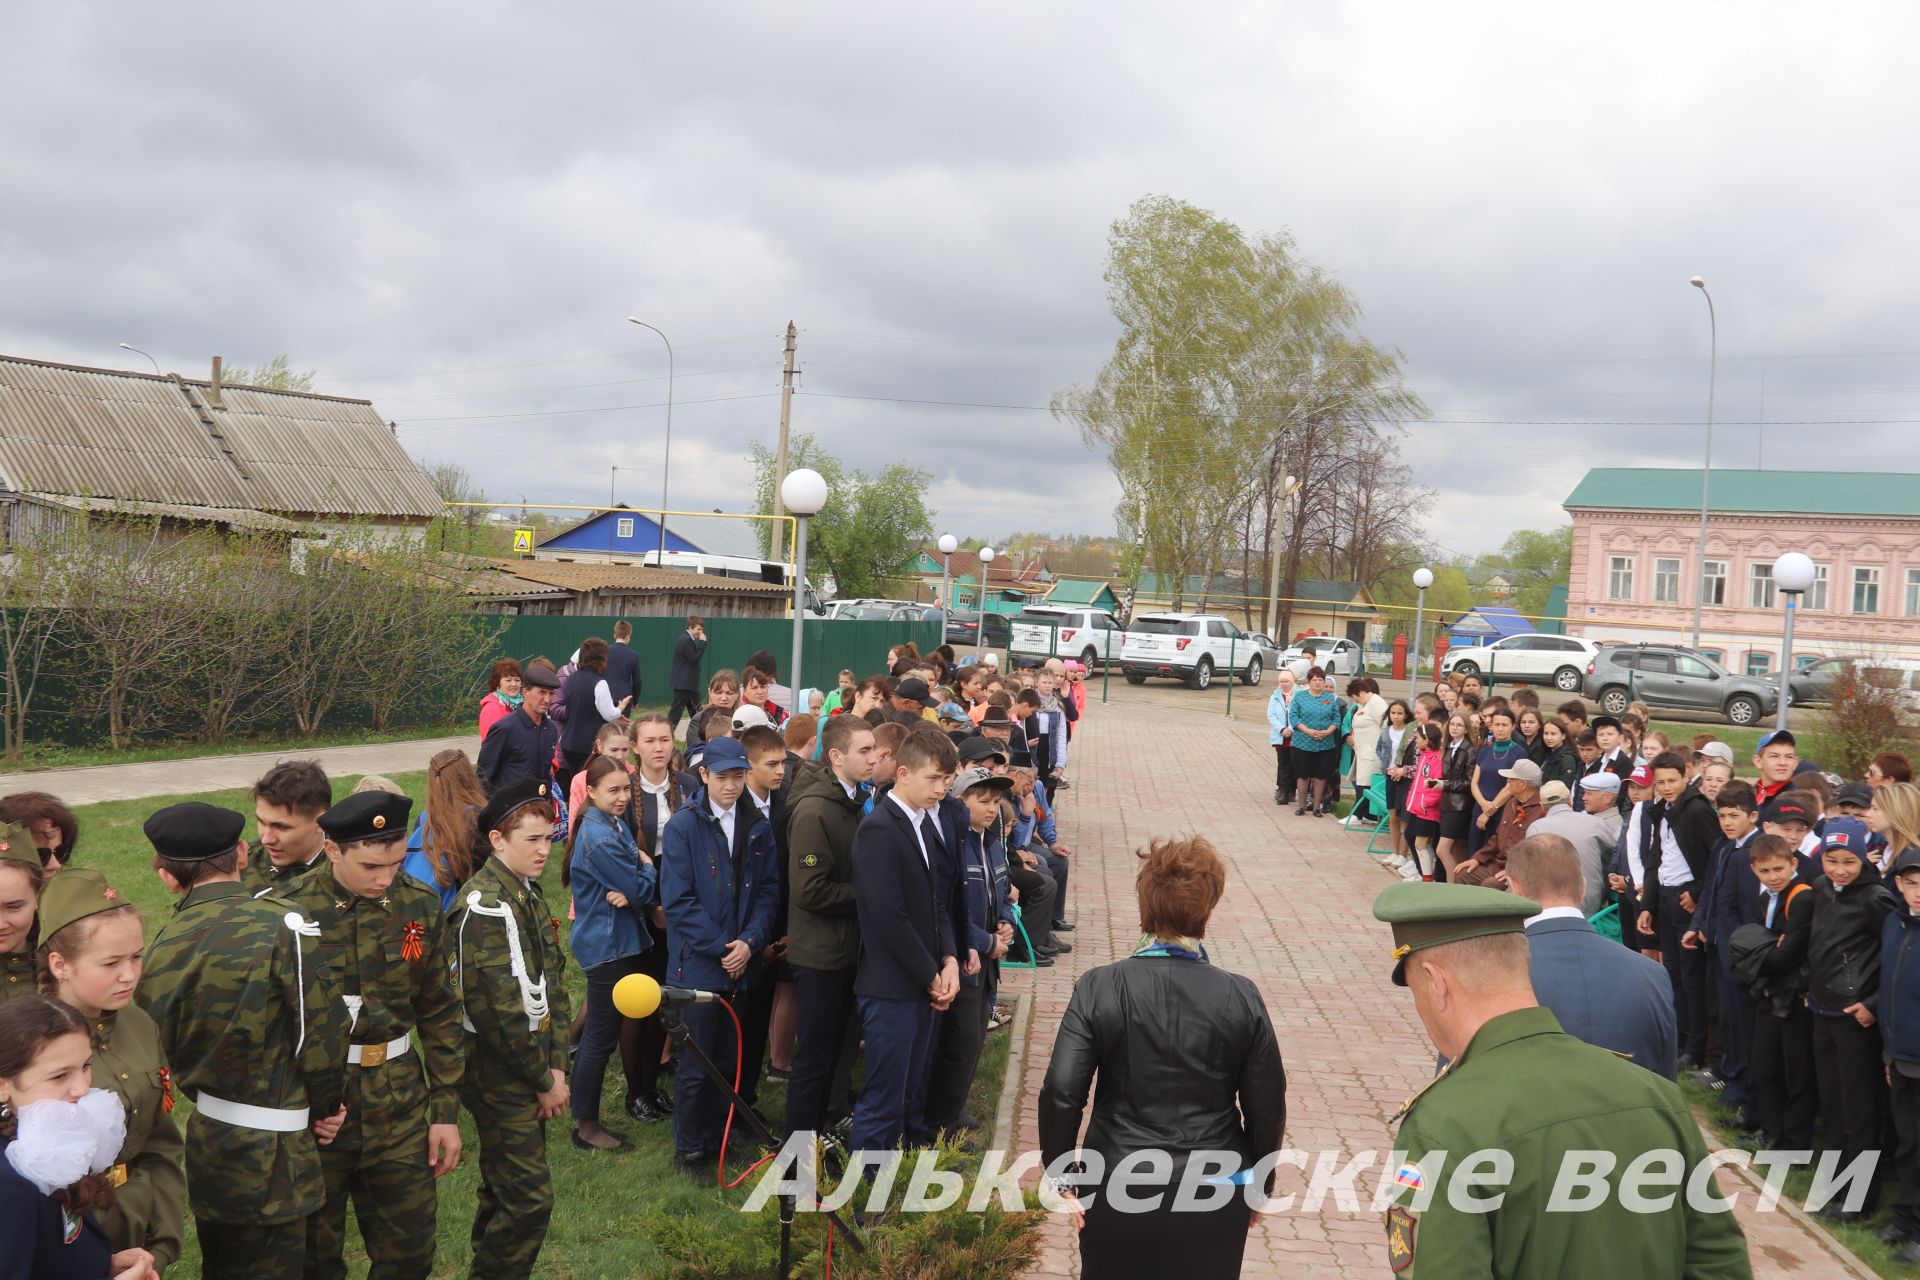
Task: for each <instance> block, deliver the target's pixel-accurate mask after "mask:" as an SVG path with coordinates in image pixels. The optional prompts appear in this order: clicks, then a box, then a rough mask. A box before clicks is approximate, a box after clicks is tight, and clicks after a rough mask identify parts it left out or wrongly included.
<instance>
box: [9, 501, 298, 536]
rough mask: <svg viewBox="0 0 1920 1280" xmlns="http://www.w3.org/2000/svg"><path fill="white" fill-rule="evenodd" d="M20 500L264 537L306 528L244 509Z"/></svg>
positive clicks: (292, 522) (135, 503) (153, 503)
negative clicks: (218, 527) (229, 528)
mask: <svg viewBox="0 0 1920 1280" xmlns="http://www.w3.org/2000/svg"><path fill="white" fill-rule="evenodd" d="M23 496H24V497H25V499H26V501H28V502H37V503H40V504H42V505H44V506H49V507H61V508H64V509H66V510H68V511H97V512H100V513H102V514H106V513H109V512H121V513H124V514H126V515H132V516H155V517H159V518H160V519H172V520H192V521H196V522H201V523H208V524H224V525H231V526H232V527H234V528H236V529H258V530H260V531H262V532H265V533H299V532H301V531H302V530H304V529H305V528H306V526H305V525H301V524H297V523H295V522H294V521H292V520H287V519H283V518H282V517H280V516H275V515H269V514H267V513H266V512H264V511H250V510H248V509H246V508H244V507H188V506H181V505H179V504H177V503H171V502H133V501H130V500H127V499H124V498H76V497H74V496H72V495H71V494H64V493H29V494H25V495H23Z"/></svg>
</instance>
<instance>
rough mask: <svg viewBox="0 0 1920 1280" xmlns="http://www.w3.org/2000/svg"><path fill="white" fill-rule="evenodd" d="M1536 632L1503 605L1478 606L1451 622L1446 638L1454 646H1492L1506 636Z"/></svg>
mask: <svg viewBox="0 0 1920 1280" xmlns="http://www.w3.org/2000/svg"><path fill="white" fill-rule="evenodd" d="M1536 630H1538V628H1537V627H1535V626H1534V624H1533V623H1532V622H1531V621H1530V620H1528V619H1526V618H1523V617H1521V616H1520V614H1519V613H1518V612H1516V611H1515V610H1513V609H1509V608H1507V607H1506V606H1505V605H1498V604H1489V605H1480V606H1479V607H1477V608H1473V609H1469V610H1467V611H1466V612H1465V613H1463V614H1461V615H1460V616H1459V617H1458V618H1455V619H1454V620H1453V625H1451V626H1449V627H1448V628H1447V638H1448V639H1449V640H1451V641H1453V642H1454V643H1455V644H1492V643H1494V642H1495V641H1496V640H1504V639H1506V638H1507V637H1508V636H1519V635H1526V634H1528V633H1530V632H1533V631H1536Z"/></svg>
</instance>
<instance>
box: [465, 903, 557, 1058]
mask: <svg viewBox="0 0 1920 1280" xmlns="http://www.w3.org/2000/svg"><path fill="white" fill-rule="evenodd" d="M476 915H481V916H491V917H492V918H494V919H495V920H499V921H502V922H504V923H505V925H506V929H507V960H508V967H509V968H510V969H511V970H512V971H513V977H514V981H516V982H518V983H519V984H520V1007H521V1008H522V1009H524V1010H525V1011H526V1014H527V1026H528V1027H529V1028H531V1029H533V1030H536V1031H537V1030H539V1027H540V1024H541V1023H542V1022H544V1021H546V1019H547V1013H548V1007H547V980H546V979H545V978H541V979H540V981H538V982H534V981H533V980H532V979H530V978H529V977H528V976H527V957H526V955H525V953H523V952H522V951H521V950H520V929H519V926H518V925H517V924H516V923H515V921H514V919H513V908H512V907H509V906H508V905H507V903H506V900H505V899H504V898H503V899H501V900H500V901H499V903H498V904H497V905H495V906H491V907H483V906H481V905H480V891H479V890H478V889H475V890H474V891H473V892H471V893H469V894H468V895H467V914H466V916H465V917H464V918H463V919H462V920H461V921H460V940H459V941H460V976H461V979H462V983H463V985H464V982H465V978H466V972H467V921H468V920H471V919H472V918H473V917H474V916H476ZM462 1003H463V1004H464V1003H465V1001H464V998H463V1000H462Z"/></svg>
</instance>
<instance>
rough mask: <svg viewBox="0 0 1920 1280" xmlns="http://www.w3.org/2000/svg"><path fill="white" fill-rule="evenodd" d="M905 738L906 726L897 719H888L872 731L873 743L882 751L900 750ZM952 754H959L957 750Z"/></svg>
mask: <svg viewBox="0 0 1920 1280" xmlns="http://www.w3.org/2000/svg"><path fill="white" fill-rule="evenodd" d="M906 740H907V726H905V725H903V724H901V723H900V722H899V721H898V720H889V721H887V722H886V723H885V724H883V725H879V726H877V727H876V728H875V729H874V731H873V745H874V746H875V747H876V748H878V749H880V750H882V751H889V752H897V751H899V750H900V744H901V743H903V742H905V741H906ZM954 754H955V756H956V757H957V756H958V755H959V753H958V752H957V751H956V752H955V753H954Z"/></svg>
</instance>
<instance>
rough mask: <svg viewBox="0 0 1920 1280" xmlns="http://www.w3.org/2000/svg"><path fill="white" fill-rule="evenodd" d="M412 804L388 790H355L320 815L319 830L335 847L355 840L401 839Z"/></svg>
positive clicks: (405, 798) (404, 836)
mask: <svg viewBox="0 0 1920 1280" xmlns="http://www.w3.org/2000/svg"><path fill="white" fill-rule="evenodd" d="M412 813H413V801H412V800H410V799H408V798H407V797H406V796H397V795H395V794H393V792H391V791H357V792H355V793H354V794H352V795H350V796H348V797H347V798H346V799H344V800H341V801H340V802H339V803H337V804H335V805H334V806H333V807H332V808H331V809H328V810H327V811H326V812H325V813H323V814H321V815H320V818H319V822H320V829H321V830H322V831H324V832H326V833H327V839H329V840H331V841H333V842H334V843H335V844H352V843H353V842H354V841H356V840H403V839H405V838H406V834H407V818H408V816H409V815H411V814H412Z"/></svg>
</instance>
